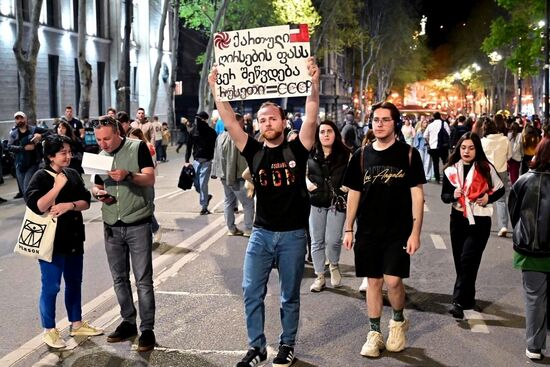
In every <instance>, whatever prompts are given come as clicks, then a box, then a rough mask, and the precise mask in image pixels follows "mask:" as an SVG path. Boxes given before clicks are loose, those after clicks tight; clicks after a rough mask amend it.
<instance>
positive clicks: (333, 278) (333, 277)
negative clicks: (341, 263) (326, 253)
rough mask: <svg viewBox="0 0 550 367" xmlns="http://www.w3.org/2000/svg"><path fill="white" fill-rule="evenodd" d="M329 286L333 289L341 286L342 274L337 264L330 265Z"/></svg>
mask: <svg viewBox="0 0 550 367" xmlns="http://www.w3.org/2000/svg"><path fill="white" fill-rule="evenodd" d="M329 269H330V284H332V286H333V287H334V288H338V287H339V286H340V285H342V274H341V273H340V268H339V267H338V264H334V265H333V264H330V266H329Z"/></svg>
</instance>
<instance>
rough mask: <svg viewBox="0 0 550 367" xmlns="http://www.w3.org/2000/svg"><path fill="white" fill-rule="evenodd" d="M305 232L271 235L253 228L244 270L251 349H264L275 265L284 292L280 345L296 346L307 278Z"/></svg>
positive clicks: (301, 230) (247, 324)
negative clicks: (303, 284)
mask: <svg viewBox="0 0 550 367" xmlns="http://www.w3.org/2000/svg"><path fill="white" fill-rule="evenodd" d="M305 254H306V230H305V229H298V230H294V231H288V232H272V231H268V230H266V229H262V228H257V227H254V229H253V230H252V235H251V236H250V240H249V241H248V247H247V249H246V254H245V257H244V267H243V295H244V309H245V314H246V328H247V332H248V345H249V346H250V347H258V348H265V346H266V337H265V334H264V324H265V304H264V299H265V295H266V292H267V282H268V280H269V274H270V273H271V269H272V267H273V265H274V264H276V265H277V270H278V272H279V287H280V289H281V296H280V301H281V309H280V316H281V325H282V329H283V331H282V333H281V334H280V336H279V343H280V344H287V345H290V346H293V345H294V344H295V342H296V334H297V332H298V324H299V319H300V284H301V282H302V276H303V274H304V260H305Z"/></svg>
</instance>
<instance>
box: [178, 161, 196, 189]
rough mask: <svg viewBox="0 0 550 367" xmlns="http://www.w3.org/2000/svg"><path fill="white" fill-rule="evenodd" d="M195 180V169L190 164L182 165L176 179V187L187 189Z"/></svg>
mask: <svg viewBox="0 0 550 367" xmlns="http://www.w3.org/2000/svg"><path fill="white" fill-rule="evenodd" d="M194 181H195V169H194V168H193V166H192V165H187V166H183V168H182V169H181V173H180V178H179V180H178V187H179V188H180V189H182V190H189V189H190V188H191V187H193V182H194Z"/></svg>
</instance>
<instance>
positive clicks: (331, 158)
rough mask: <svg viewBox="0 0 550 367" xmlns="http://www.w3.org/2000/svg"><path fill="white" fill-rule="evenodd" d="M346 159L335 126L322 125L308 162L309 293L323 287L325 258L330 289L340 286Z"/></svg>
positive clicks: (344, 214)
mask: <svg viewBox="0 0 550 367" xmlns="http://www.w3.org/2000/svg"><path fill="white" fill-rule="evenodd" d="M349 157H350V151H349V149H348V148H347V147H346V146H345V145H344V143H343V142H342V137H341V135H340V131H339V130H338V128H337V127H336V125H335V124H334V123H333V122H332V121H328V120H327V121H323V122H321V124H320V125H319V126H318V127H317V133H316V134H315V146H314V148H313V150H312V152H311V156H310V158H309V159H308V162H307V188H308V191H309V196H310V202H311V211H310V215H309V232H310V235H311V255H312V258H313V268H314V269H315V274H316V275H317V279H315V281H314V282H313V284H312V285H311V287H310V290H311V291H312V292H320V291H321V290H322V289H323V288H324V287H325V255H326V256H327V257H328V260H329V264H330V265H329V269H330V280H331V284H332V286H333V287H339V286H340V283H341V279H342V276H341V274H340V270H339V268H338V263H339V261H340V252H341V249H342V228H343V227H344V222H345V219H346V205H345V204H346V192H345V191H344V190H345V188H343V187H342V180H343V178H344V172H345V170H346V166H347V163H348V160H349ZM346 191H347V190H346Z"/></svg>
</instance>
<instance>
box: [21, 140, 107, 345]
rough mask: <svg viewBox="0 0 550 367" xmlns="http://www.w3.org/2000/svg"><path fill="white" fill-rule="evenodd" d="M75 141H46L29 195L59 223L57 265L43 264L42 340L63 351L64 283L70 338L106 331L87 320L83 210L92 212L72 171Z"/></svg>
mask: <svg viewBox="0 0 550 367" xmlns="http://www.w3.org/2000/svg"><path fill="white" fill-rule="evenodd" d="M70 143H71V141H70V140H69V139H68V138H67V137H64V136H59V135H53V136H50V137H48V138H46V139H45V141H44V144H43V147H44V161H45V162H46V167H45V168H44V169H41V170H38V171H37V172H36V173H35V174H34V176H33V177H32V179H31V181H30V183H29V187H28V189H27V191H26V192H25V198H26V202H27V206H28V207H29V208H30V209H31V210H32V211H33V212H35V213H37V214H43V213H46V212H49V213H50V215H52V216H53V217H54V218H57V229H56V232H55V239H54V248H53V256H52V261H51V262H47V261H44V260H39V261H38V262H39V264H40V273H41V275H42V277H41V279H42V289H41V292H40V319H41V321H42V327H43V328H44V335H43V337H42V340H43V341H44V343H46V344H47V345H48V346H50V347H52V348H64V347H65V346H66V345H65V341H64V340H63V339H62V338H61V336H60V335H59V330H57V328H56V327H55V303H56V298H57V293H59V289H60V285H61V277H62V276H63V279H64V281H65V307H66V308H67V316H68V319H69V321H70V322H71V328H70V332H69V333H70V335H71V336H94V335H100V334H103V330H101V329H98V328H96V327H93V326H92V325H90V324H88V322H86V321H84V322H83V321H82V305H81V291H82V267H83V254H84V222H83V219H82V213H81V211H83V210H86V209H88V208H89V207H90V192H89V191H88V190H87V189H86V187H85V186H84V182H83V181H82V178H81V177H80V174H79V173H78V172H77V171H76V170H74V169H72V168H69V164H70V162H71V154H72V153H71V146H70Z"/></svg>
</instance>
